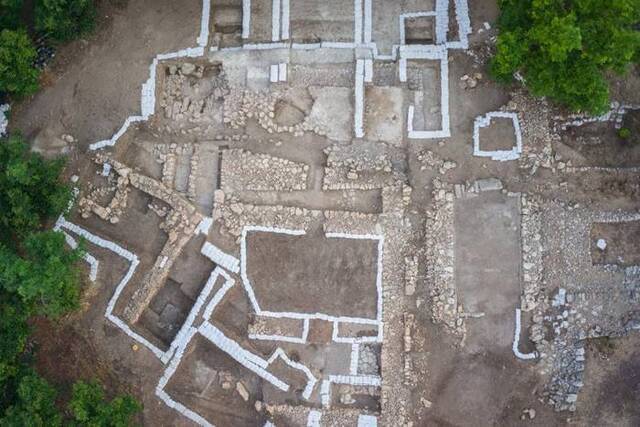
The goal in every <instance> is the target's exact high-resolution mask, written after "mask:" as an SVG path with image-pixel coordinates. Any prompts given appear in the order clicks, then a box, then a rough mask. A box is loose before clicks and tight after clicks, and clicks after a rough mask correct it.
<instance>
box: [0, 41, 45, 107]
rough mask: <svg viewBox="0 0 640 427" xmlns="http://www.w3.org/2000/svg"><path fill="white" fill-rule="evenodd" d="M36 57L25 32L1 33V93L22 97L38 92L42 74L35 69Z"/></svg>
mask: <svg viewBox="0 0 640 427" xmlns="http://www.w3.org/2000/svg"><path fill="white" fill-rule="evenodd" d="M36 56H37V53H36V49H35V47H33V44H32V43H31V40H30V39H29V37H28V36H27V33H26V32H25V31H24V30H16V31H12V30H2V31H0V92H6V93H8V94H9V95H11V96H16V97H22V96H26V95H31V94H32V93H34V92H35V91H36V90H38V79H39V77H40V72H39V71H38V70H37V69H35V68H34V67H33V61H34V60H35V59H36Z"/></svg>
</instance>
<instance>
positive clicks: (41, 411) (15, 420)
mask: <svg viewBox="0 0 640 427" xmlns="http://www.w3.org/2000/svg"><path fill="white" fill-rule="evenodd" d="M16 394H17V398H16V400H15V402H14V403H13V404H12V405H11V406H9V407H8V408H7V410H6V411H5V415H4V417H3V418H1V419H0V426H1V427H5V426H6V427H15V426H30V427H31V426H33V427H41V426H42V427H44V426H47V427H49V426H51V427H57V426H61V425H62V417H61V416H60V413H59V412H58V409H57V408H56V405H55V401H56V394H57V393H56V390H55V389H54V388H53V387H51V385H49V383H47V381H46V380H44V379H43V378H40V377H39V376H38V375H37V374H35V373H33V372H30V373H27V374H26V375H24V376H22V377H21V378H20V379H19V382H18V386H17V393H16Z"/></svg>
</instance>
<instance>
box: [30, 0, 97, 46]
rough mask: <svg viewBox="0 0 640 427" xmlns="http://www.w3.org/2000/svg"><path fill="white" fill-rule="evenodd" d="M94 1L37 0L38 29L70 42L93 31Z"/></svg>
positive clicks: (52, 36)
mask: <svg viewBox="0 0 640 427" xmlns="http://www.w3.org/2000/svg"><path fill="white" fill-rule="evenodd" d="M95 15H96V11H95V6H94V4H93V0H36V29H37V30H38V31H40V32H43V33H45V34H47V35H48V36H50V37H51V38H53V39H55V40H58V41H68V40H71V39H73V38H76V37H78V36H81V35H83V34H86V33H88V32H90V31H91V30H93V27H94V26H95Z"/></svg>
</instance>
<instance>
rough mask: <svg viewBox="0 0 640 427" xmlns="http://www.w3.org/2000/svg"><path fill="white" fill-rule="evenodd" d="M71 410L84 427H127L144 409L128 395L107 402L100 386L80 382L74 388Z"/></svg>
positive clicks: (75, 418)
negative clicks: (136, 414) (137, 413)
mask: <svg viewBox="0 0 640 427" xmlns="http://www.w3.org/2000/svg"><path fill="white" fill-rule="evenodd" d="M69 409H70V410H71V413H72V414H73V419H74V420H75V421H76V422H77V423H78V424H79V425H82V426H91V427H111V426H113V427H126V426H128V425H130V424H131V418H132V417H133V415H134V414H135V413H136V412H139V411H140V410H141V409H142V408H141V406H140V404H139V403H138V402H136V400H135V399H133V398H132V397H131V396H128V395H123V396H118V397H116V398H114V399H113V400H112V401H111V402H107V401H106V400H105V396H104V391H103V389H102V387H101V386H100V384H98V383H97V382H89V383H86V382H83V381H78V382H77V383H75V384H74V386H73V395H72V397H71V402H69Z"/></svg>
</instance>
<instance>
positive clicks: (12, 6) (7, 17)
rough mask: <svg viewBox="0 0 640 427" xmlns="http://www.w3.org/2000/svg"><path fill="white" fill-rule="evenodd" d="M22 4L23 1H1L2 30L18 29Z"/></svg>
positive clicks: (0, 21)
mask: <svg viewBox="0 0 640 427" xmlns="http://www.w3.org/2000/svg"><path fill="white" fill-rule="evenodd" d="M22 3H23V1H22V0H0V30H16V29H18V26H19V25H20V13H21V11H22Z"/></svg>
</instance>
